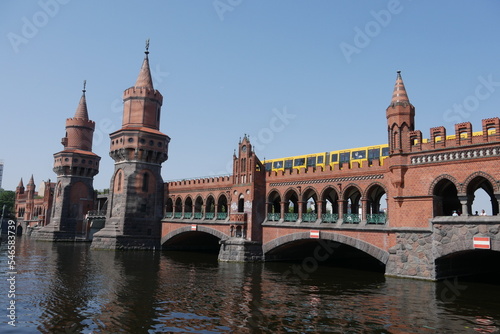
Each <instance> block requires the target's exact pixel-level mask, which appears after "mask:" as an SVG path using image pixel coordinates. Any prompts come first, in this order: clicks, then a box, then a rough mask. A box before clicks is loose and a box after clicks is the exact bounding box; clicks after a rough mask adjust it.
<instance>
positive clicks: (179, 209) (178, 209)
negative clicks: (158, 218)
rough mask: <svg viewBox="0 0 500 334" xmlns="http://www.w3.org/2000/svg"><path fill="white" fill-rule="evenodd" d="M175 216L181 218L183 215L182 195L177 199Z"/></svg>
mask: <svg viewBox="0 0 500 334" xmlns="http://www.w3.org/2000/svg"><path fill="white" fill-rule="evenodd" d="M174 210H175V211H174V218H181V217H182V199H181V198H180V197H177V199H176V200H175V209H174Z"/></svg>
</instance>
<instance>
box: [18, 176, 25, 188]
mask: <svg viewBox="0 0 500 334" xmlns="http://www.w3.org/2000/svg"><path fill="white" fill-rule="evenodd" d="M17 187H18V188H24V184H23V178H21V181H19V184H18V185H17Z"/></svg>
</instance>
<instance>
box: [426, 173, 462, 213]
mask: <svg viewBox="0 0 500 334" xmlns="http://www.w3.org/2000/svg"><path fill="white" fill-rule="evenodd" d="M457 186H458V187H457ZM459 187H460V185H459V184H458V182H457V180H456V179H455V178H454V177H453V176H451V175H448V174H442V175H440V176H438V177H437V178H436V179H435V180H434V181H433V182H432V184H431V188H430V191H431V194H432V195H433V211H434V217H437V216H451V215H452V214H454V212H455V211H456V212H460V211H461V209H462V205H461V203H460V200H459V199H458V189H459Z"/></svg>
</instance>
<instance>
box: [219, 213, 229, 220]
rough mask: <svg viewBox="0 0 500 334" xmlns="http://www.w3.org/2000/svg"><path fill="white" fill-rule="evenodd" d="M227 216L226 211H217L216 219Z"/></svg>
mask: <svg viewBox="0 0 500 334" xmlns="http://www.w3.org/2000/svg"><path fill="white" fill-rule="evenodd" d="M226 218H227V212H217V220H225V219H226Z"/></svg>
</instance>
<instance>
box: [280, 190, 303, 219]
mask: <svg viewBox="0 0 500 334" xmlns="http://www.w3.org/2000/svg"><path fill="white" fill-rule="evenodd" d="M283 201H284V202H285V214H286V213H287V212H289V211H292V210H293V212H294V213H298V212H299V194H298V193H297V190H296V189H295V188H288V189H287V190H286V191H285V194H284V195H283Z"/></svg>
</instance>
